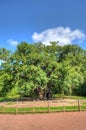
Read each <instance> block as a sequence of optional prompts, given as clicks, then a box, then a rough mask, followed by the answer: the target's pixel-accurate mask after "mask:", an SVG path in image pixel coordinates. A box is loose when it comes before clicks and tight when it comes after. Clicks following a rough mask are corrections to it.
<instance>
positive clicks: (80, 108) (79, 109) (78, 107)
mask: <svg viewBox="0 0 86 130" xmlns="http://www.w3.org/2000/svg"><path fill="white" fill-rule="evenodd" d="M78 110H79V111H81V108H80V99H78Z"/></svg>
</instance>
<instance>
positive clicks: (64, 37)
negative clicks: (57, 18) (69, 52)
mask: <svg viewBox="0 0 86 130" xmlns="http://www.w3.org/2000/svg"><path fill="white" fill-rule="evenodd" d="M32 39H33V41H34V42H42V43H44V44H46V45H48V44H49V42H50V41H59V45H65V44H71V43H73V41H74V40H79V41H83V40H84V39H85V34H84V33H83V32H81V31H80V30H79V29H76V30H71V29H70V28H69V27H66V28H64V27H57V28H52V29H47V30H45V31H43V32H41V33H37V32H34V34H33V35H32Z"/></svg>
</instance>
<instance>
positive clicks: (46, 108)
mask: <svg viewBox="0 0 86 130" xmlns="http://www.w3.org/2000/svg"><path fill="white" fill-rule="evenodd" d="M67 111H86V100H79V99H78V100H72V99H71V100H70V99H69V100H67V99H64V100H63V99H62V100H48V101H32V102H14V103H12V102H9V103H7V102H5V103H2V104H0V113H15V114H18V113H51V112H67Z"/></svg>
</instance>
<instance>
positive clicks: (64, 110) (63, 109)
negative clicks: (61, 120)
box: [63, 99, 65, 112]
mask: <svg viewBox="0 0 86 130" xmlns="http://www.w3.org/2000/svg"><path fill="white" fill-rule="evenodd" d="M63 112H65V101H64V99H63Z"/></svg>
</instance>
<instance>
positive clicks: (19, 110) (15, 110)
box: [0, 106, 86, 114]
mask: <svg viewBox="0 0 86 130" xmlns="http://www.w3.org/2000/svg"><path fill="white" fill-rule="evenodd" d="M80 108H81V109H82V110H86V106H81V107H80ZM64 110H65V111H78V106H65V107H63V106H59V107H50V108H49V109H48V107H34V108H32V107H31V108H4V107H0V113H9V114H16V113H17V114H20V113H22V114H25V113H48V112H62V111H64Z"/></svg>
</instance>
